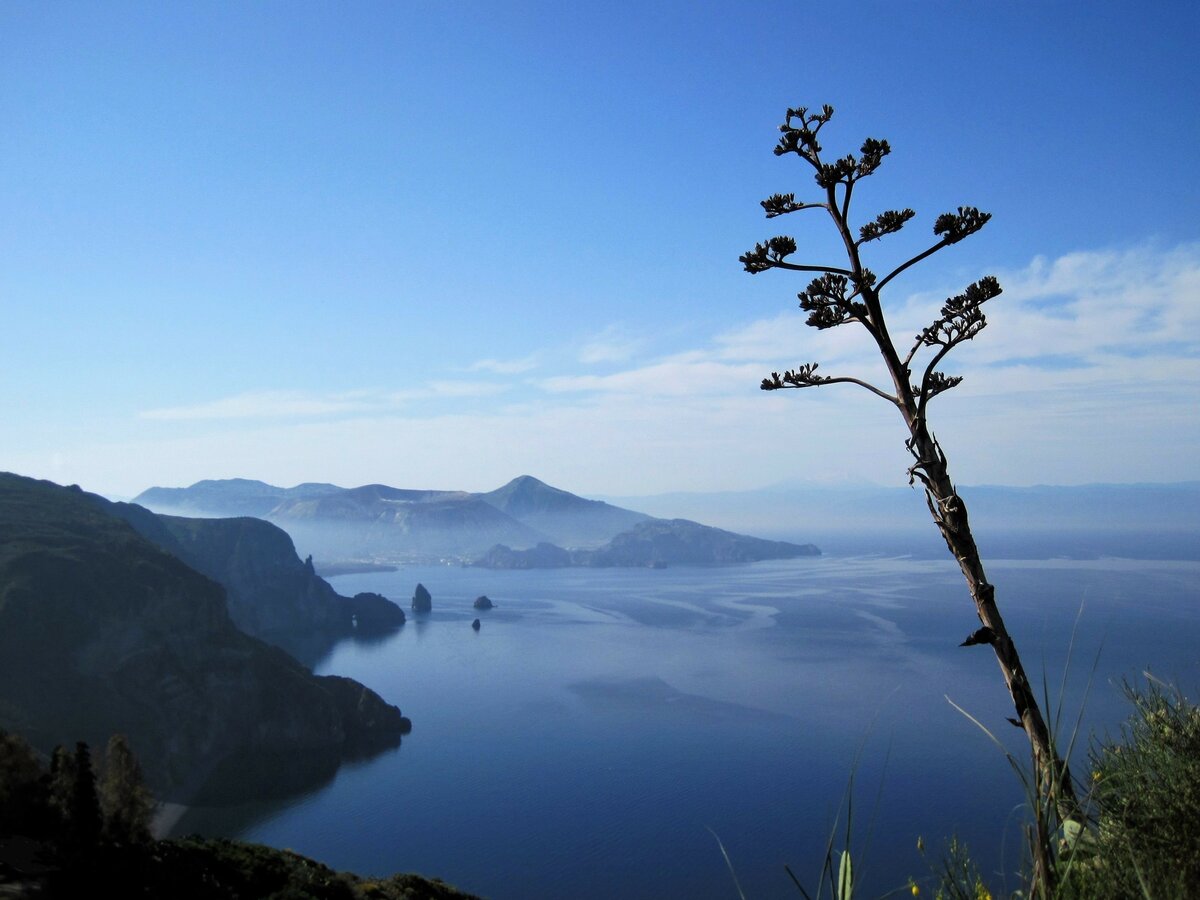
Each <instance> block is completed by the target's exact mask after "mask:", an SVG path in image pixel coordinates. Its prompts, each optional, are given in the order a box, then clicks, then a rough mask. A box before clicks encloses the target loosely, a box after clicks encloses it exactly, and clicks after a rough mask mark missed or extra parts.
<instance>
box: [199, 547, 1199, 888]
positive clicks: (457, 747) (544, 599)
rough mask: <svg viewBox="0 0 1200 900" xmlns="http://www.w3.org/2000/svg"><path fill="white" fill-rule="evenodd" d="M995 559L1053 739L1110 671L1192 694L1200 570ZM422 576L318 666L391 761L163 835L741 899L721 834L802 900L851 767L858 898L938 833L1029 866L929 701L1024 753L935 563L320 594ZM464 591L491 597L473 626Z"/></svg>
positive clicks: (966, 726)
mask: <svg viewBox="0 0 1200 900" xmlns="http://www.w3.org/2000/svg"><path fill="white" fill-rule="evenodd" d="M1017 545H1019V542H1018V544H1017ZM1077 549H1080V552H1079V553H1077V554H1074V555H1080V556H1088V555H1090V554H1089V553H1088V551H1087V546H1086V541H1084V542H1083V543H1082V544H1080V545H1079V548H1077ZM1031 555H1032V554H1031ZM988 569H989V575H990V577H991V580H992V581H993V582H995V583H996V585H997V597H998V600H999V602H1000V604H1001V609H1002V611H1003V612H1004V614H1005V616H1006V618H1007V621H1008V624H1009V628H1010V630H1011V631H1012V632H1013V633H1014V635H1015V637H1016V639H1017V641H1018V646H1019V648H1020V650H1021V652H1022V655H1023V657H1024V660H1025V662H1026V665H1027V666H1028V668H1029V669H1030V674H1031V677H1034V678H1035V680H1037V681H1038V682H1039V683H1040V681H1041V679H1042V675H1043V672H1044V673H1045V678H1046V690H1047V692H1048V694H1049V697H1050V699H1051V706H1052V707H1053V708H1054V709H1055V710H1056V711H1057V712H1058V713H1060V714H1061V723H1060V726H1059V727H1060V732H1061V733H1062V734H1063V735H1064V736H1065V737H1069V735H1070V734H1071V732H1072V731H1073V730H1075V728H1076V722H1077V719H1078V717H1080V715H1082V719H1081V721H1082V728H1083V730H1084V731H1085V732H1086V731H1087V730H1090V729H1095V730H1098V731H1101V732H1103V731H1104V730H1106V729H1107V730H1112V731H1115V730H1116V729H1117V727H1118V725H1119V723H1120V721H1121V720H1122V719H1123V718H1124V717H1125V715H1126V713H1127V711H1128V710H1127V707H1126V705H1125V703H1124V701H1123V699H1122V694H1121V680H1122V679H1123V678H1129V679H1133V680H1137V679H1139V678H1140V677H1141V672H1142V671H1143V670H1144V669H1146V668H1147V667H1149V668H1150V669H1151V670H1152V671H1153V672H1154V673H1155V675H1157V676H1159V677H1161V678H1164V679H1167V680H1174V681H1177V682H1178V683H1179V684H1181V685H1182V686H1183V687H1185V688H1186V689H1187V690H1188V691H1193V692H1194V691H1195V689H1196V687H1197V686H1198V685H1200V649H1198V648H1200V562H1196V561H1171V560H1147V559H1140V560H1129V559H1119V558H1098V559H1070V558H1060V559H1037V560H1031V559H1012V558H1010V559H997V560H996V561H994V562H992V563H991V564H990V566H989V567H988ZM417 582H421V583H423V584H424V585H425V586H426V587H427V588H429V590H430V591H431V592H432V594H433V604H434V608H433V612H432V613H431V614H429V615H427V616H424V617H410V619H409V622H408V624H407V625H406V626H405V627H404V628H403V629H402V630H401V631H400V632H399V633H398V634H396V635H395V636H394V637H391V638H389V639H387V640H385V641H382V642H376V643H371V644H367V643H355V642H344V643H342V644H340V645H339V646H338V647H337V648H336V649H335V650H334V651H333V653H332V654H331V655H330V656H329V657H328V658H327V659H325V660H323V661H322V662H321V663H320V664H319V666H318V671H319V672H322V673H338V674H343V675H349V676H352V677H354V678H357V679H359V680H361V681H363V682H365V683H366V684H368V685H370V686H371V687H373V688H374V689H375V690H377V691H378V692H379V693H380V694H382V695H383V696H384V697H385V698H386V699H387V700H389V701H391V702H393V703H396V704H398V705H399V706H400V707H401V708H402V709H403V711H404V713H405V714H406V715H408V716H410V717H411V718H412V720H413V732H412V734H411V735H409V736H408V737H406V738H405V739H404V743H403V746H402V747H400V748H399V749H398V750H396V751H395V752H392V753H388V754H385V755H383V756H380V757H376V758H374V759H371V760H368V761H365V762H359V763H354V764H348V765H344V766H343V767H342V768H341V769H340V770H339V772H338V774H337V776H336V777H335V779H334V780H333V781H332V782H330V783H329V784H327V785H325V786H323V787H321V788H320V789H317V790H314V791H312V792H310V793H308V794H306V795H303V796H299V797H293V798H291V799H289V800H286V801H276V802H273V803H259V804H250V805H246V806H241V807H230V808H223V809H195V810H192V811H191V812H190V813H189V814H188V815H187V816H186V817H185V818H184V819H183V820H182V821H181V822H180V823H179V824H178V826H177V827H176V829H175V833H176V834H180V833H189V832H193V831H198V832H202V833H207V834H224V835H230V836H237V837H241V838H243V839H246V840H251V841H257V842H262V843H266V844H271V845H274V846H279V847H288V848H291V849H294V850H296V851H298V852H301V853H304V854H307V855H310V856H313V857H316V858H317V859H320V860H322V861H324V862H326V863H328V864H329V865H332V866H334V867H336V868H342V869H351V870H354V871H357V872H360V873H367V874H379V875H382V874H387V873H390V872H392V871H416V872H420V873H423V874H425V875H429V876H437V877H442V878H444V879H446V880H447V881H450V882H452V883H454V884H456V885H458V886H459V887H462V888H464V889H467V890H471V891H474V892H477V893H479V894H482V895H485V896H487V897H492V898H497V900H503V898H530V897H564V898H576V897H578V898H602V897H603V898H612V897H622V898H636V897H656V898H657V897H687V898H709V897H711V898H736V897H737V889H736V888H735V886H734V882H733V879H732V877H731V875H730V873H729V870H728V868H727V867H726V864H725V861H724V858H723V856H722V853H721V850H720V847H719V846H718V843H717V838H716V837H715V836H714V835H717V836H719V838H720V840H721V842H723V844H724V847H725V850H726V851H727V852H728V854H729V857H730V859H731V861H732V864H733V867H734V869H735V871H736V873H737V878H738V880H739V881H740V883H741V886H742V889H743V890H744V891H745V893H746V896H747V897H750V898H773V897H798V896H799V894H798V892H796V890H795V888H794V887H793V886H792V885H791V882H790V880H789V879H788V877H787V875H786V873H785V871H784V868H783V866H784V864H785V863H787V864H790V865H791V867H792V869H793V871H795V873H796V874H797V876H798V877H799V878H800V879H801V881H802V882H804V883H805V886H806V887H807V888H808V890H809V892H810V893H812V892H814V891H815V882H816V876H817V872H818V869H819V866H820V862H821V860H822V858H823V856H824V848H825V844H826V841H827V840H828V838H829V834H830V830H831V828H833V826H834V823H835V821H838V822H840V827H841V829H842V830H840V831H839V835H838V838H837V846H838V847H841V846H843V841H844V834H843V832H844V826H845V821H846V805H845V802H844V801H845V797H846V795H847V789H848V785H849V784H850V782H851V776H853V790H852V792H850V797H851V801H852V826H851V836H850V840H851V849H852V852H853V854H854V856H855V861H856V864H857V870H858V874H859V876H860V879H861V880H862V881H863V882H865V884H866V885H867V887H868V888H869V889H870V891H871V893H873V894H882V893H884V892H886V891H887V890H889V889H891V888H895V887H900V886H902V885H904V884H905V883H906V881H907V879H908V877H909V876H910V875H911V876H914V877H916V878H918V879H920V878H923V877H927V876H928V875H929V871H930V862H931V861H933V859H932V857H936V854H937V850H938V849H939V847H940V846H941V842H942V839H943V838H945V837H948V836H950V835H951V834H957V835H958V836H959V838H960V839H962V840H965V841H966V842H967V843H968V844H969V846H970V847H971V849H972V851H973V852H974V853H975V855H976V856H977V858H979V860H980V861H981V863H982V864H983V867H984V870H985V871H986V872H987V873H989V875H990V877H991V878H992V880H993V883H994V885H995V886H998V887H1002V886H1003V884H1004V875H1003V873H1005V872H1009V873H1011V872H1012V871H1013V870H1014V869H1015V868H1016V867H1017V866H1018V865H1019V862H1020V849H1019V848H1020V844H1021V835H1020V823H1021V821H1022V813H1021V808H1020V807H1021V803H1022V800H1023V793H1022V790H1021V786H1020V783H1019V782H1018V780H1017V778H1016V776H1015V775H1014V774H1013V772H1012V771H1011V769H1010V768H1009V766H1008V764H1007V763H1006V762H1005V760H1004V757H1003V755H1002V753H1001V752H1000V750H999V749H998V748H997V747H996V746H994V745H993V743H992V742H991V740H990V739H989V738H988V737H987V736H986V735H985V734H984V733H983V732H981V731H980V729H979V728H978V727H976V726H975V725H974V724H972V723H971V722H969V721H968V720H967V719H966V718H965V717H964V716H963V715H962V714H960V713H959V712H957V711H956V710H955V709H954V708H953V707H952V706H951V705H950V704H949V703H948V702H947V697H949V698H950V699H951V700H953V701H954V702H955V703H957V704H959V705H960V706H962V707H964V708H965V709H967V710H968V711H970V713H971V714H972V715H973V716H975V717H976V718H978V719H979V720H980V721H981V722H982V723H983V724H985V725H986V726H987V727H988V728H990V729H992V730H993V731H994V732H995V733H996V735H997V736H998V737H999V738H1000V739H1001V740H1003V741H1004V742H1005V743H1006V744H1007V745H1008V746H1009V747H1010V748H1011V750H1012V751H1013V752H1014V753H1015V754H1017V755H1018V756H1019V758H1021V759H1024V753H1025V751H1024V747H1023V744H1022V742H1023V735H1022V733H1020V732H1018V731H1017V730H1016V729H1014V728H1013V727H1012V726H1011V725H1009V724H1007V723H1006V721H1005V717H1006V716H1008V715H1011V707H1010V705H1009V703H1008V700H1007V695H1006V694H1005V692H1004V690H1003V684H1002V681H1001V678H1000V674H999V670H998V668H997V666H996V663H995V660H994V658H993V657H992V654H991V651H990V649H988V648H986V647H973V648H960V647H958V646H957V645H958V644H959V642H960V641H962V639H963V638H964V637H965V636H966V635H967V634H969V633H970V632H971V631H972V630H974V629H975V628H976V627H977V625H978V623H977V620H976V619H975V616H974V613H973V609H972V607H971V605H970V602H969V599H968V598H967V596H966V593H965V590H964V588H963V587H962V579H961V575H959V573H958V572H957V570H956V569H955V568H954V566H953V564H952V562H950V561H948V560H945V559H941V558H938V557H937V556H936V555H932V554H931V555H929V556H928V558H924V557H923V556H912V555H905V556H892V555H880V554H873V555H857V556H856V555H826V556H824V557H822V558H819V559H803V560H793V561H787V562H771V563H760V564H754V565H747V566H735V567H722V568H670V569H664V570H578V569H574V570H572V569H567V570H549V571H533V572H503V571H489V570H483V569H465V568H449V567H440V568H439V567H423V568H417V567H414V568H406V569H403V570H401V571H399V572H394V573H386V574H372V575H354V576H343V577H340V578H337V579H335V580H334V581H333V583H334V585H335V586H336V587H337V589H338V590H339V591H340V592H342V593H345V594H351V593H354V592H357V591H363V590H373V591H379V592H381V593H383V594H385V595H387V596H389V597H391V598H393V599H396V600H397V601H399V602H401V603H403V604H404V605H406V606H407V599H408V598H409V597H411V595H412V592H413V588H414V587H415V585H416V584H417ZM479 594H487V595H488V596H489V597H491V598H492V600H493V601H494V602H495V603H496V608H495V609H493V610H491V611H489V612H485V613H477V612H476V611H475V610H473V609H472V607H471V601H472V600H473V599H474V598H475V597H476V596H478V595H479ZM476 616H478V617H479V618H480V619H481V620H482V628H481V630H480V631H479V632H478V633H476V632H474V631H473V630H472V629H471V627H470V623H471V620H472V619H474V618H475V617H476ZM1073 634H1074V637H1073V650H1072V658H1071V659H1070V665H1069V671H1068V672H1067V677H1066V681H1065V688H1064V687H1063V676H1064V670H1066V668H1067V656H1068V647H1070V646H1071V644H1072V635H1073ZM1089 679H1090V680H1091V687H1090V690H1088V688H1087V685H1088V682H1089ZM1081 710H1082V713H1081ZM1084 743H1086V742H1085V741H1081V746H1082V744H1084ZM1080 765H1081V766H1082V762H1081V763H1080ZM918 836H924V838H925V842H926V844H927V847H928V851H927V852H929V853H930V855H931V860H929V861H926V860H923V859H922V858H921V857H920V856H919V855H918V853H917V852H916V846H915V845H916V841H917V837H918ZM1009 884H1010V886H1013V882H1012V881H1011V878H1010V881H1009Z"/></svg>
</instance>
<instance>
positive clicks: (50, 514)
mask: <svg viewBox="0 0 1200 900" xmlns="http://www.w3.org/2000/svg"><path fill="white" fill-rule="evenodd" d="M106 504H107V501H104V500H103V499H102V498H98V497H96V496H94V495H90V494H86V493H84V492H83V491H80V490H79V489H78V488H63V487H60V486H58V485H55V484H52V483H50V482H46V481H35V480H33V479H29V478H22V477H20V476H16V475H10V474H0V727H2V728H5V729H8V730H11V731H15V732H18V733H20V734H22V735H24V736H25V737H26V738H27V739H28V740H29V741H30V743H32V744H33V745H34V746H35V747H37V748H38V749H40V750H43V751H45V752H48V751H49V750H51V749H52V748H53V747H54V746H55V745H56V744H60V743H61V744H67V745H70V744H72V743H73V742H74V741H76V740H85V741H88V742H89V743H91V744H92V745H93V746H103V745H104V743H105V742H106V741H107V739H108V737H109V735H111V734H113V733H114V732H123V733H124V734H126V735H127V736H128V738H129V740H130V743H131V745H132V746H133V747H134V749H135V751H136V753H137V754H138V757H139V758H140V760H141V762H142V765H143V768H144V771H145V774H146V778H147V781H148V783H149V784H150V785H151V787H152V788H153V789H154V790H155V791H156V792H157V793H158V795H159V796H160V797H162V798H168V799H184V800H186V799H188V798H189V797H190V796H192V795H193V794H194V793H195V792H196V791H197V790H198V789H199V787H200V786H201V785H202V784H203V783H204V781H205V780H206V778H207V777H208V775H209V774H211V773H212V772H213V771H214V770H215V769H216V768H217V767H218V766H219V765H220V764H221V762H222V761H223V760H225V759H228V758H230V757H235V756H237V755H238V754H250V755H254V754H264V755H270V754H290V755H295V754H303V755H307V756H309V757H311V758H312V759H313V760H314V761H319V760H328V761H329V763H330V764H331V765H336V763H337V760H338V759H340V758H341V757H342V756H343V755H344V754H346V753H348V752H358V748H359V747H362V746H367V747H379V746H395V745H396V744H397V743H399V740H400V735H401V734H402V733H403V731H404V729H405V727H406V720H405V719H404V718H403V716H401V714H400V711H399V709H397V708H396V707H394V706H392V705H390V704H388V703H386V702H385V701H383V700H382V699H381V698H380V697H379V695H378V694H375V693H374V692H373V691H370V690H369V689H368V688H365V687H363V686H362V685H359V684H357V683H355V682H350V681H349V679H337V678H333V679H331V678H328V677H327V678H317V677H315V676H313V675H312V673H311V672H310V671H309V670H307V669H306V668H304V667H303V666H302V665H300V664H299V663H297V662H296V661H295V660H294V659H292V658H291V657H290V656H288V655H287V654H286V653H284V652H283V651H282V650H280V649H278V648H276V647H272V646H269V645H267V644H265V643H263V642H262V641H259V640H256V639H255V638H252V637H250V636H248V635H246V634H244V633H242V632H241V631H239V630H238V629H237V628H236V627H235V625H234V622H233V620H232V618H231V617H230V614H229V611H228V608H227V606H226V596H225V590H224V589H223V588H222V587H221V586H220V585H219V584H218V583H217V582H216V581H214V580H212V579H211V578H209V577H206V576H205V575H203V574H200V573H199V572H197V571H195V570H194V569H193V568H191V567H189V566H188V565H187V564H185V563H184V562H183V560H182V559H180V558H179V557H178V556H176V555H173V554H172V553H168V552H167V551H165V550H164V549H162V547H160V546H158V545H156V544H154V543H152V542H151V541H149V540H147V539H146V538H145V537H143V536H142V535H141V534H139V533H138V532H137V531H135V530H134V528H133V527H132V526H131V525H130V524H129V523H128V522H127V521H125V520H123V519H121V518H118V517H116V516H113V515H111V514H110V513H109V512H108V511H107V510H106V509H105V505H106ZM108 505H111V504H108ZM147 515H149V514H148V513H147ZM234 530H235V531H236V527H235V529H234Z"/></svg>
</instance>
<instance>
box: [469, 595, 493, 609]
mask: <svg viewBox="0 0 1200 900" xmlns="http://www.w3.org/2000/svg"><path fill="white" fill-rule="evenodd" d="M471 605H472V606H474V607H475V608H476V609H491V608H492V607H493V606H495V605H496V604H494V603H493V602H492V601H491V599H490V598H489V597H488V595H487V594H484V595H483V596H482V597H476V598H475V602H474V603H472V604H471Z"/></svg>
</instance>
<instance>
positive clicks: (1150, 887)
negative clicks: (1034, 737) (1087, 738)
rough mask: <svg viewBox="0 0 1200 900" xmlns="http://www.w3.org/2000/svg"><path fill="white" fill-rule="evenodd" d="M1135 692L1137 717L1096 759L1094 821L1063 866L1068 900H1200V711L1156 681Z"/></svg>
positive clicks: (1102, 744) (1100, 745) (1098, 748)
mask: <svg viewBox="0 0 1200 900" xmlns="http://www.w3.org/2000/svg"><path fill="white" fill-rule="evenodd" d="M1125 692H1126V695H1127V696H1128V697H1129V700H1130V703H1132V704H1133V707H1134V712H1133V714H1132V715H1131V716H1130V718H1129V720H1128V721H1127V722H1126V724H1125V725H1124V726H1123V728H1122V729H1121V737H1120V739H1119V740H1104V741H1099V742H1097V743H1096V745H1095V746H1094V747H1093V748H1092V750H1091V753H1090V763H1091V770H1092V772H1091V780H1092V790H1091V794H1090V807H1091V811H1092V820H1091V822H1090V823H1089V827H1088V828H1087V830H1085V831H1082V832H1081V833H1080V835H1079V837H1078V838H1077V840H1076V841H1075V842H1074V847H1073V850H1068V852H1064V853H1063V854H1062V855H1061V857H1060V860H1059V866H1060V870H1061V873H1062V875H1063V878H1062V882H1061V884H1060V890H1059V894H1060V896H1063V897H1071V898H1079V900H1084V898H1088V900H1090V898H1097V900H1101V898H1112V900H1118V898H1128V897H1144V898H1147V900H1162V898H1171V900H1174V898H1186V897H1197V896H1200V708H1198V707H1196V706H1195V705H1194V704H1193V703H1192V702H1191V701H1189V700H1188V699H1187V698H1186V697H1185V696H1184V695H1183V694H1182V693H1181V692H1179V691H1178V690H1172V689H1168V688H1165V687H1163V686H1162V685H1160V684H1159V683H1157V682H1155V681H1154V680H1151V681H1150V682H1149V685H1148V687H1147V688H1146V690H1144V691H1142V690H1135V689H1134V688H1133V687H1132V686H1130V685H1129V684H1126V686H1125ZM1064 849H1066V848H1064Z"/></svg>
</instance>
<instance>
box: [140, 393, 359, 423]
mask: <svg viewBox="0 0 1200 900" xmlns="http://www.w3.org/2000/svg"><path fill="white" fill-rule="evenodd" d="M376 408H378V402H376V401H372V400H371V399H370V398H368V397H367V396H366V395H365V394H363V393H362V392H353V393H348V394H308V393H304V392H301V391H246V392H244V393H241V394H235V395H234V396H232V397H222V398H220V399H218V400H209V401H205V402H203V403H193V404H189V405H186V406H171V407H163V408H160V409H148V410H145V411H144V412H142V413H140V414H139V416H140V418H143V419H154V420H158V421H164V422H170V421H186V420H193V419H294V418H311V417H314V416H327V415H332V414H337V413H352V412H362V411H366V410H371V409H376Z"/></svg>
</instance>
